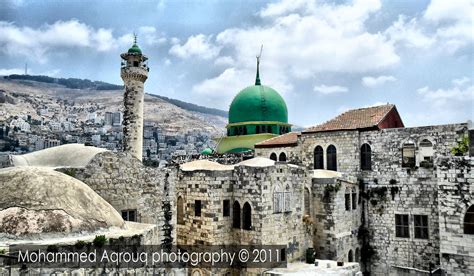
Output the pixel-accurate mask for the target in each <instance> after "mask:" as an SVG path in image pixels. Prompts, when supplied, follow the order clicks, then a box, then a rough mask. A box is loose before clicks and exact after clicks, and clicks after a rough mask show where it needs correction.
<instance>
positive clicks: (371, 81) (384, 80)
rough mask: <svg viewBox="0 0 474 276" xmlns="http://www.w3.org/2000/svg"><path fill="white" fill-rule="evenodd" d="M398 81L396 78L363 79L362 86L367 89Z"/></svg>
mask: <svg viewBox="0 0 474 276" xmlns="http://www.w3.org/2000/svg"><path fill="white" fill-rule="evenodd" d="M396 80H397V79H396V78H395V77H394V76H378V77H363V78H362V85H364V86H366V87H376V86H380V85H383V84H384V83H387V82H393V81H396Z"/></svg>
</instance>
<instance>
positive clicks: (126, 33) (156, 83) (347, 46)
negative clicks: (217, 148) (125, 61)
mask: <svg viewBox="0 0 474 276" xmlns="http://www.w3.org/2000/svg"><path fill="white" fill-rule="evenodd" d="M473 12H474V0H449V1H446V0H431V1H429V0H417V1H413V0H395V1H394V0H354V1H340V0H337V1H312V0H282V1H253V0H247V1H237V0H226V1H217V0H208V1H204V0H186V1H180V0H178V1H166V0H161V1H151V0H147V1H138V0H126V1H111V0H109V1H97V0H94V1H89V0H44V1H28V0H0V75H4V74H10V73H23V71H24V69H23V68H24V64H25V63H28V67H29V72H30V73H31V74H43V75H50V76H57V77H77V78H88V79H92V80H102V81H107V82H111V83H116V84H120V83H121V82H122V81H121V79H120V76H119V68H120V57H119V54H120V53H121V52H124V51H126V50H127V49H128V47H130V45H131V43H132V40H133V36H132V34H133V33H134V32H135V33H137V34H138V43H139V45H140V47H141V48H142V50H143V52H144V53H145V54H146V55H148V57H149V58H150V63H149V66H150V68H151V70H150V76H149V79H148V81H147V82H146V91H147V92H149V93H153V94H160V95H164V96H167V97H172V98H177V99H181V100H184V101H188V102H193V103H197V104H200V105H205V106H209V107H215V108H220V109H224V110H227V109H228V106H229V104H230V102H231V100H232V98H233V96H234V95H235V94H236V93H237V92H238V91H240V90H241V89H243V88H245V87H246V86H248V85H252V84H253V82H254V80H255V66H256V65H255V63H256V60H255V56H256V55H257V54H258V52H259V50H260V45H262V44H263V45H264V46H263V55H262V62H261V79H262V83H263V84H264V85H268V86H271V87H273V88H275V89H276V90H277V91H279V92H280V93H281V94H282V95H283V97H284V98H285V100H286V102H287V104H288V109H289V117H290V122H291V123H294V124H297V125H300V126H310V125H314V124H317V123H321V122H323V121H325V120H327V119H330V118H331V117H333V116H335V115H337V114H338V113H340V112H342V111H345V110H347V109H350V108H358V107H364V106H371V105H376V104H381V103H387V102H389V103H393V104H396V105H397V107H398V110H399V112H400V113H401V115H402V118H403V120H404V122H405V125H407V126H420V125H428V124H443V123H454V122H465V121H467V120H469V119H470V120H473V119H474V106H473V105H474V103H473V102H474V84H473V82H474V74H473V72H474V70H473V69H474V60H473V50H474V47H473V42H474V34H473V29H474V26H473V19H472V14H473Z"/></svg>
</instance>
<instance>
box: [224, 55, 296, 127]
mask: <svg viewBox="0 0 474 276" xmlns="http://www.w3.org/2000/svg"><path fill="white" fill-rule="evenodd" d="M259 65H260V60H259V57H257V76H256V79H255V85H252V86H249V87H246V88H244V89H243V90H242V91H240V92H239V93H238V94H237V96H235V97H234V99H233V100H232V103H231V104H230V108H229V124H232V123H242V122H259V121H271V122H281V123H288V109H287V107H286V103H285V100H284V99H283V98H282V97H281V96H280V94H279V93H278V92H277V91H275V90H274V89H273V88H271V87H268V86H265V85H261V83H260V74H259Z"/></svg>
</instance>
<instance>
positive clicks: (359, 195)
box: [0, 44, 474, 276]
mask: <svg viewBox="0 0 474 276" xmlns="http://www.w3.org/2000/svg"><path fill="white" fill-rule="evenodd" d="M122 58H123V59H124V60H125V63H124V64H123V65H122V71H121V75H122V78H123V80H124V82H125V95H124V105H125V112H124V114H125V115H124V122H123V127H124V134H125V136H124V151H123V152H119V153H116V152H111V151H107V150H104V151H103V150H100V151H98V150H96V149H95V148H92V147H85V146H80V145H64V146H60V147H57V148H55V149H54V150H53V149H49V151H48V152H45V151H42V152H37V153H34V154H30V155H25V156H15V157H12V156H11V157H10V158H9V159H8V160H6V161H4V162H3V163H4V164H5V166H7V167H14V168H4V169H1V170H0V179H2V177H4V178H5V179H6V178H7V177H10V176H12V175H16V177H20V178H21V177H28V176H32V175H33V176H35V177H36V176H37V175H38V174H39V173H40V172H41V175H42V177H43V178H42V180H41V181H40V182H41V184H42V185H46V184H44V183H49V182H51V181H52V182H54V181H59V180H58V179H60V178H61V176H63V177H64V178H65V179H66V180H68V181H69V182H71V183H73V184H74V185H72V184H71V185H70V186H67V185H66V186H65V185H63V184H61V185H59V184H57V183H56V184H54V183H52V184H47V185H46V186H44V187H45V189H54V187H56V186H57V187H59V188H60V189H64V190H65V192H64V193H62V192H58V191H55V192H54V193H51V194H53V195H54V196H55V197H57V198H58V199H60V200H59V202H60V203H61V202H62V203H63V205H66V206H63V205H58V206H56V205H54V204H53V203H52V202H49V203H48V204H49V205H51V206H50V207H51V208H53V207H54V208H62V209H64V210H66V211H68V212H67V214H66V213H62V212H59V211H51V210H50V211H47V210H44V209H45V208H46V207H48V206H49V205H48V206H46V207H44V206H43V208H40V207H37V205H35V204H33V203H34V202H36V201H37V200H38V199H36V198H35V196H36V195H38V193H30V194H29V195H28V197H27V199H28V200H26V199H25V198H22V195H24V194H25V193H28V192H29V191H33V190H34V188H35V187H34V185H33V184H34V183H33V182H34V181H33V180H31V181H33V182H31V181H30V182H28V183H29V184H28V185H26V186H25V187H22V189H16V190H15V189H13V188H12V187H11V185H13V184H14V183H13V182H11V181H10V180H8V181H4V182H6V183H7V184H4V183H0V188H1V189H2V190H4V189H8V192H7V193H5V194H4V195H3V197H0V198H1V199H2V202H0V207H1V208H2V209H1V210H0V230H1V231H2V232H4V233H7V234H8V235H9V236H8V238H9V239H10V242H12V240H13V241H14V240H18V239H26V237H25V236H22V235H23V234H24V233H32V232H34V233H35V234H37V235H40V236H41V235H47V234H50V233H53V232H54V233H56V234H57V233H58V232H59V233H62V234H64V235H66V236H67V235H69V234H70V233H69V232H74V231H78V230H81V229H82V230H84V231H86V230H87V231H92V230H96V229H97V228H98V227H100V226H103V227H105V228H107V227H111V226H115V227H122V228H121V229H122V230H121V231H124V229H126V228H127V225H129V224H127V223H128V222H136V225H135V227H138V228H140V229H142V231H141V232H140V234H138V236H139V237H141V240H140V243H141V244H156V245H199V246H201V245H280V246H282V249H281V251H280V253H281V254H282V256H285V259H286V261H287V262H288V263H289V264H288V267H287V268H274V269H273V268H266V269H263V268H206V269H203V268H188V269H187V270H174V271H169V270H167V271H166V275H193V276H199V275H277V274H278V273H292V272H294V273H298V272H299V273H304V272H307V273H323V275H327V274H330V275H361V274H362V272H364V273H365V275H412V274H413V275H432V274H435V275H473V274H474V170H473V167H474V157H473V156H472V154H473V150H472V149H473V147H474V145H473V144H472V141H473V138H472V137H473V135H474V132H473V130H472V129H470V126H469V125H468V124H467V123H459V124H450V125H439V126H425V127H405V126H404V124H403V121H402V117H401V116H400V115H399V114H398V111H397V108H396V107H395V106H394V105H391V104H387V105H381V106H375V107H368V108H361V109H354V110H350V111H347V112H344V113H343V114H341V115H339V116H337V117H335V118H334V119H332V120H329V121H327V122H325V123H323V124H321V125H318V126H314V127H310V128H308V129H306V130H304V131H302V132H289V133H287V132H288V131H291V128H289V127H288V128H285V127H287V126H286V125H285V124H286V122H285V120H286V118H284V119H281V120H280V121H276V122H277V123H278V124H277V123H275V119H271V120H273V121H272V122H273V123H274V124H276V125H278V127H279V128H275V127H274V126H271V124H270V123H269V122H270V121H260V120H264V119H260V117H259V118H257V119H258V120H257V119H248V120H242V125H232V124H231V125H229V126H228V127H229V137H238V136H245V135H247V136H248V135H257V136H258V135H263V134H271V135H270V136H269V137H273V138H271V139H267V140H264V141H259V142H257V143H256V144H254V145H251V146H249V145H248V144H247V143H248V140H245V139H236V140H235V141H234V140H232V143H231V144H228V146H229V149H230V148H232V149H233V150H235V151H238V152H240V153H239V154H240V155H239V154H235V155H232V154H230V155H220V154H217V153H216V152H215V151H213V150H212V149H209V151H206V153H205V154H203V155H200V156H198V157H197V158H196V160H193V161H190V162H185V163H183V164H178V163H172V164H169V165H167V166H166V167H163V168H153V167H147V166H145V165H144V164H143V163H142V162H141V161H142V132H143V83H144V82H145V80H146V78H147V74H148V67H147V66H146V64H145V63H144V62H145V61H146V57H145V56H144V55H142V53H141V50H140V49H139V48H138V46H137V45H136V44H134V45H133V46H132V48H130V49H129V51H128V52H127V53H124V54H122ZM257 80H258V84H256V86H258V85H260V79H259V77H258V75H257ZM248 93H263V92H262V91H261V89H260V88H259V87H257V88H256V89H251V91H250V92H248ZM275 93H276V92H275ZM254 96H255V95H252V97H250V96H249V97H250V98H252V99H253V100H255V99H256V97H254ZM275 97H276V96H275ZM281 105H283V104H281ZM267 107H268V106H265V108H264V109H265V110H267V109H266V108H267ZM282 110H284V111H286V107H285V109H282ZM234 112H236V111H235V110H234ZM282 114H284V112H282ZM247 115H248V114H247ZM284 115H286V113H285V114H284ZM261 118H263V117H261ZM282 122H283V123H285V124H283V123H282ZM239 123H241V122H239ZM239 127H241V128H239ZM244 127H245V128H244ZM257 127H258V128H257ZM257 130H258V131H257ZM244 132H245V133H244ZM267 132H268V133H267ZM278 134H281V135H278ZM259 137H260V136H259ZM239 141H240V142H242V143H245V145H243V144H242V145H239V144H238V143H239ZM227 142H228V141H227ZM234 142H235V143H236V144H234ZM230 146H232V147H230ZM242 152H244V153H242ZM46 153H48V154H46ZM76 153H77V156H78V158H77V159H74V160H73V159H71V158H68V156H74V155H75V154H76ZM228 154H229V153H228ZM20 167H21V168H20ZM37 167H43V168H41V169H39V168H37ZM44 170H45V171H44ZM22 172H23V174H22ZM38 181H39V180H38ZM48 181H49V182H48ZM69 182H68V183H69ZM12 183H13V184H12ZM15 183H16V182H15ZM38 183H39V182H38ZM17 185H22V184H20V183H17ZM78 187H79V188H81V190H80V192H77V191H75V190H77V189H79V188H78ZM36 188H37V187H36ZM86 188H87V189H86ZM68 189H71V191H69V190H68ZM72 189H75V190H72ZM66 190H68V191H69V192H66ZM83 190H85V192H84V191H83ZM74 194H77V195H80V197H78V198H76V199H75V200H79V201H80V199H81V198H82V197H86V196H87V197H88V198H99V199H100V200H97V202H94V203H93V204H91V205H90V206H87V205H84V204H82V203H83V202H82V201H81V204H78V206H71V205H70V204H67V202H72V203H74V202H76V201H75V200H72V199H71V197H72V195H74ZM7 196H8V197H9V198H13V199H12V201H11V202H9V204H6V203H5V202H3V201H6V200H3V199H4V198H6V197H7ZM24 200H26V201H25V202H23V201H24ZM64 202H66V203H64ZM101 206H102V208H99V207H101ZM104 206H105V207H104ZM110 206H112V207H113V208H111V207H110ZM33 207H34V208H33ZM106 207H107V208H106ZM109 207H110V208H109ZM12 208H16V209H12ZM21 208H23V209H28V208H30V209H29V210H23V209H21ZM104 208H105V209H104ZM20 209H21V210H20ZM52 212H53V213H52ZM54 212H59V213H58V214H59V215H58V216H56V217H57V219H58V220H60V221H64V222H65V224H66V226H63V227H59V226H58V225H57V224H54V223H50V222H48V221H44V220H41V221H40V220H38V221H40V222H38V223H36V224H35V225H34V226H28V219H27V218H28V217H32V216H34V215H39V216H41V217H40V218H45V219H46V220H48V219H51V218H52V217H54V216H55V215H56V214H55V213H54ZM107 214H109V216H107V218H104V216H106V215H107ZM118 214H120V215H121V217H122V219H120V217H119V215H118ZM15 216H17V217H15ZM88 217H92V218H93V219H94V220H95V221H94V222H87V218H88ZM15 218H17V220H16V221H19V222H21V223H23V224H22V225H19V226H18V225H15V223H14V222H15V221H14V219H15ZM124 221H126V222H127V223H124ZM150 225H151V226H150ZM108 229H109V228H108ZM133 229H135V228H133ZM129 236H130V235H129ZM129 238H130V237H129ZM0 241H1V240H0ZM7 243H8V239H7ZM315 258H316V261H315ZM304 261H308V262H310V263H311V264H310V265H306V264H302V263H301V262H304ZM333 261H337V262H338V263H334V262H333ZM316 265H317V266H318V268H317V269H316V268H314V267H315V266H316ZM323 266H324V267H323ZM316 271H317V272H316ZM142 272H143V271H142ZM80 273H83V274H84V273H85V272H84V271H83V272H80ZM111 273H112V272H111ZM161 273H165V271H161ZM265 273H266V274H265ZM324 273H327V274H324ZM295 275H296V274H295ZM306 275H309V274H306Z"/></svg>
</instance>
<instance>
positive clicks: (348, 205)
mask: <svg viewBox="0 0 474 276" xmlns="http://www.w3.org/2000/svg"><path fill="white" fill-rule="evenodd" d="M344 199H345V202H346V211H350V210H351V194H345V197H344Z"/></svg>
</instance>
